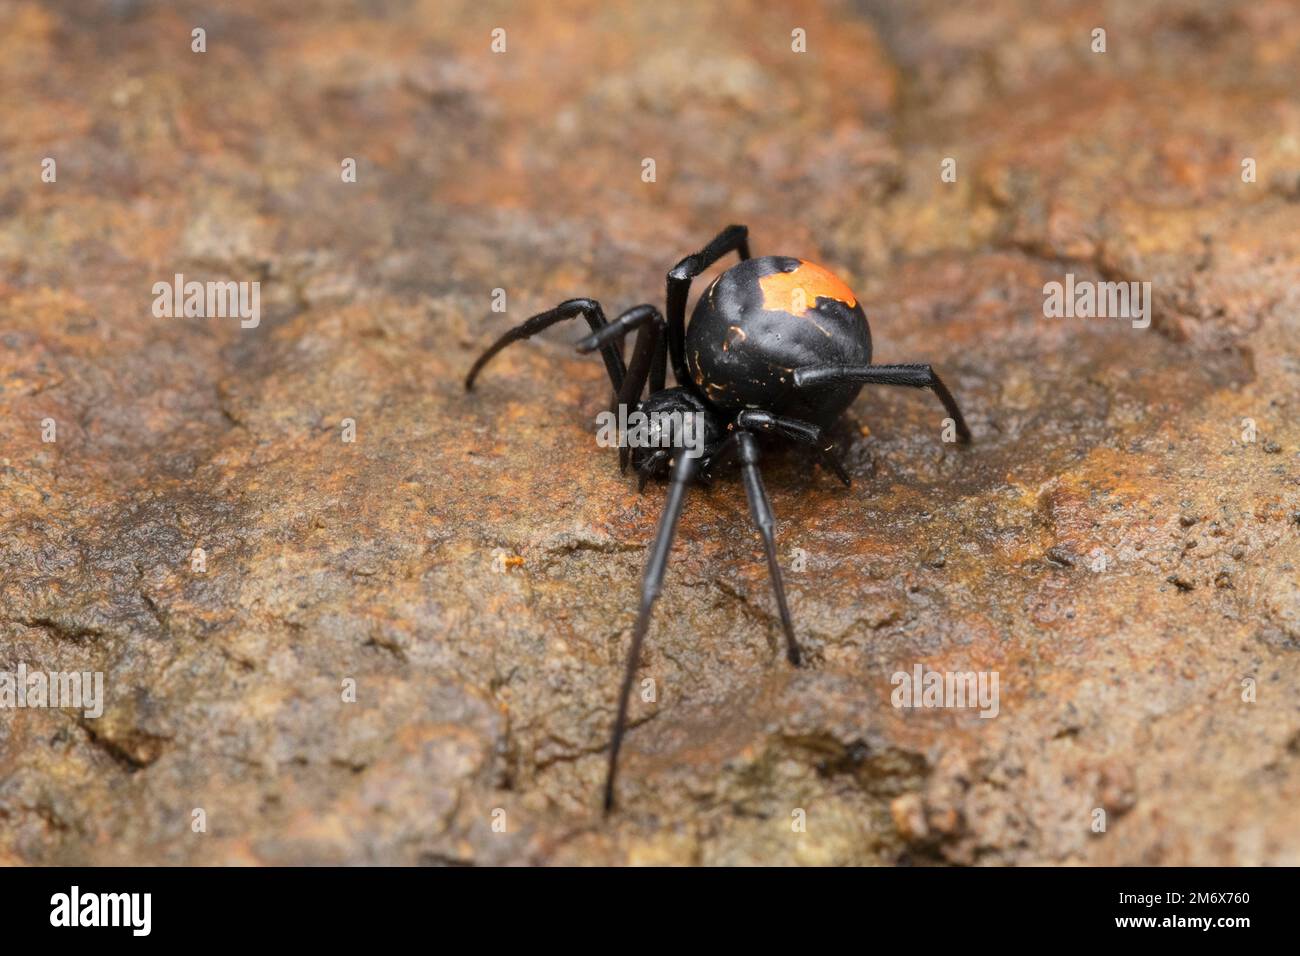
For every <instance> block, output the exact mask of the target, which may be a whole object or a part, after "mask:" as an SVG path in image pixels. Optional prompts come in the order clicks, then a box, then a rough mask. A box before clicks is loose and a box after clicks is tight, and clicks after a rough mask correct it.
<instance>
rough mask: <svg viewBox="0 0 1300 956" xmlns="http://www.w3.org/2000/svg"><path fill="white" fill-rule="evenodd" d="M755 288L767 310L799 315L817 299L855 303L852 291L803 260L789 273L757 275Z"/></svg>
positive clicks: (850, 304) (852, 304)
mask: <svg viewBox="0 0 1300 956" xmlns="http://www.w3.org/2000/svg"><path fill="white" fill-rule="evenodd" d="M758 287H759V288H760V289H762V290H763V308H764V309H767V310H768V311H769V312H789V313H790V314H791V315H803V314H805V313H806V312H807V311H808V310H809V309H811V308H813V307H814V306H816V305H817V299H818V298H826V299H834V300H835V301H836V302H843V303H844V304H845V305H847V306H848V307H849V308H853V307H854V306H855V305H857V304H858V300H857V299H856V298H855V297H854V295H853V290H852V289H850V288H849V287H848V286H846V285H845V284H844V282H843V281H842V280H841V279H840V277H839V276H837V275H836V274H835V273H833V272H829V271H827V270H826V269H823V268H822V267H821V266H819V265H817V264H816V263H813V262H807V261H805V260H803V259H800V260H799V267H798V268H797V269H795V270H794V271H793V272H773V273H772V274H771V275H767V276H761V277H760V278H759V280H758Z"/></svg>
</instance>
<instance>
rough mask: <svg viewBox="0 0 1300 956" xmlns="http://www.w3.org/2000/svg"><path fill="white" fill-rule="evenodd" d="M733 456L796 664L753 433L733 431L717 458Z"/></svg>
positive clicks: (796, 653)
mask: <svg viewBox="0 0 1300 956" xmlns="http://www.w3.org/2000/svg"><path fill="white" fill-rule="evenodd" d="M733 456H734V457H736V458H738V459H739V460H740V473H741V477H742V478H743V480H744V482H745V496H746V497H747V498H748V499H749V517H750V519H751V520H752V521H753V523H754V528H755V529H756V530H757V531H758V534H759V537H761V538H762V539H763V550H764V551H765V552H767V570H768V574H769V575H770V576H771V578H772V590H773V591H774V592H776V606H777V610H778V611H779V612H780V614H781V627H782V629H784V631H785V654H786V657H787V658H789V660H790V663H791V664H793V665H794V666H795V667H798V666H799V664H800V661H801V660H802V655H801V654H800V652H799V642H798V641H796V640H795V636H794V622H793V621H792V620H791V619H790V606H789V605H788V604H787V603H786V599H785V585H784V584H783V583H782V581H781V565H780V564H779V563H778V562H777V559H776V518H775V517H774V516H773V514H772V504H771V502H770V501H768V499H767V489H765V488H764V487H763V476H762V475H761V474H760V473H759V470H758V442H757V441H756V440H755V438H754V436H753V434H751V433H750V432H748V431H744V430H743V429H741V430H739V431H736V432H733V433H732V435H731V437H730V438H728V439H727V443H726V445H725V446H724V447H723V449H722V451H721V452H720V453H719V455H718V457H719V459H720V460H721V461H723V462H726V461H728V460H730V459H731V458H732V457H733Z"/></svg>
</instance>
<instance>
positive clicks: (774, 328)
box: [465, 226, 971, 813]
mask: <svg viewBox="0 0 1300 956" xmlns="http://www.w3.org/2000/svg"><path fill="white" fill-rule="evenodd" d="M730 252H735V253H737V254H738V255H739V256H740V262H739V263H737V264H736V265H734V266H732V267H731V268H730V269H728V270H727V271H726V272H724V273H722V275H720V276H718V278H716V279H714V280H713V284H712V285H710V286H709V287H708V289H706V290H705V291H704V294H703V295H701V296H700V300H699V302H698V303H697V304H696V306H695V312H694V314H693V315H692V316H691V324H690V326H689V327H687V325H686V297H687V295H688V294H689V293H690V288H691V280H692V279H694V278H696V277H697V276H699V275H700V273H702V272H704V271H705V270H706V269H708V268H709V267H710V266H712V265H713V264H714V263H716V262H717V261H718V260H719V259H721V258H722V257H723V256H725V255H726V254H728V253H730ZM666 311H667V313H668V320H667V322H665V321H664V317H663V316H662V315H661V314H660V312H659V310H658V309H656V308H655V307H654V306H653V305H638V306H634V307H632V308H630V309H628V310H627V311H626V312H624V313H623V314H622V315H620V316H619V317H618V318H616V319H615V320H614V321H613V322H608V321H606V319H605V313H604V312H603V311H602V310H601V308H600V303H598V302H596V301H595V300H594V299H569V300H568V301H567V302H561V303H560V304H559V305H557V306H556V307H555V308H553V309H551V310H550V311H549V312H543V313H541V314H540V315H535V316H533V317H532V318H530V319H528V320H527V321H526V322H524V323H523V324H521V325H519V326H518V327H516V328H513V329H511V330H510V331H509V332H507V333H506V334H505V335H503V336H501V338H499V339H497V341H496V342H495V343H493V345H492V347H491V348H489V349H488V350H487V351H486V352H484V353H483V354H482V355H481V356H480V357H479V359H478V361H477V362H475V363H474V367H473V368H471V369H470V371H469V375H468V376H466V378H465V388H466V390H467V391H468V390H469V389H472V388H473V387H474V379H475V378H476V377H477V376H478V373H479V372H480V371H482V369H483V366H485V365H486V364H487V363H488V362H489V361H490V360H491V359H492V357H493V356H494V355H496V354H497V353H498V352H500V351H501V350H502V349H503V348H505V347H506V346H507V345H509V344H510V343H512V342H518V341H520V340H521V339H526V338H530V337H531V336H534V335H536V334H537V333H538V332H541V331H542V330H543V329H545V328H547V327H549V326H551V325H554V324H555V323H557V322H562V321H564V320H566V319H574V318H578V317H579V316H581V317H582V318H583V319H585V320H586V321H587V325H589V326H590V327H591V334H590V335H588V336H587V337H586V338H584V339H582V340H581V341H580V342H578V345H577V348H578V351H579V352H583V353H587V352H594V351H597V350H599V351H600V354H601V358H602V359H604V362H605V369H606V371H608V373H609V380H610V382H611V383H612V384H613V386H614V392H615V396H616V397H615V403H616V406H623V407H624V408H627V407H632V408H634V409H635V410H637V411H640V412H642V413H644V414H645V415H646V416H647V417H648V418H649V419H650V420H652V421H653V420H663V419H656V414H663V413H676V414H678V415H679V416H683V415H694V416H697V418H696V420H697V421H700V422H702V423H703V429H702V437H703V441H702V449H699V453H698V454H697V455H694V456H693V455H691V454H686V453H679V454H676V455H674V454H673V453H672V449H671V448H664V447H651V448H645V447H637V448H633V449H629V448H628V446H627V443H626V442H622V443H620V448H619V466H620V469H621V470H623V471H626V469H627V464H628V460H629V458H630V459H631V462H632V465H633V467H634V468H635V469H636V470H637V472H638V474H639V476H640V485H641V487H644V486H645V482H646V479H648V478H650V477H654V478H659V479H662V478H667V479H668V481H669V486H668V500H667V503H666V504H665V505H664V512H663V515H662V517H661V518H660V520H659V528H658V530H657V531H656V532H655V538H654V541H653V542H652V543H651V545H650V554H649V558H648V559H647V561H646V567H645V574H644V576H643V578H642V582H641V604H640V608H639V610H638V612H637V619H636V627H635V629H634V630H633V632H632V646H631V648H630V649H629V651H628V657H627V669H626V671H625V672H624V674H623V685H622V688H621V689H620V691H619V697H618V715H617V717H615V719H614V731H613V734H612V736H611V739H610V745H609V767H608V770H607V771H606V775H605V812H606V813H608V812H609V811H610V810H611V809H612V808H613V806H614V780H615V776H616V774H617V772H618V753H619V748H620V746H621V745H622V743H623V733H624V731H625V730H626V729H627V706H628V698H629V696H630V694H631V692H632V683H633V680H634V679H635V677H636V669H637V664H638V663H639V661H640V659H641V645H642V643H643V642H644V640H645V636H646V630H647V629H648V628H649V626H650V614H651V611H652V609H653V608H654V603H655V600H656V598H658V597H659V592H660V590H661V589H662V586H663V579H664V569H665V567H666V565H667V563H668V551H669V549H670V548H671V547H672V542H673V535H674V533H675V531H676V528H677V519H678V518H679V517H680V516H681V513H682V505H683V504H684V503H685V501H686V489H687V487H688V486H689V485H690V484H691V483H692V482H693V481H696V480H703V479H707V478H708V477H709V476H710V474H711V472H713V471H714V470H715V469H717V468H718V467H720V466H722V465H724V464H727V463H729V462H731V461H735V462H737V463H738V464H739V466H740V472H741V477H742V479H743V481H744V485H745V494H746V496H747V498H748V499H749V513H750V517H751V519H752V521H753V523H754V526H755V528H757V530H758V533H759V536H760V537H761V538H762V539H763V548H764V550H765V551H766V552H767V567H768V571H769V573H770V574H771V578H772V588H773V590H774V591H775V592H776V605H777V609H778V611H779V612H780V616H781V626H782V628H783V629H784V630H785V642H786V656H787V657H788V658H789V660H790V663H791V664H793V665H794V666H796V667H798V666H799V664H800V660H801V655H800V652H799V644H798V642H797V641H796V640H795V636H794V625H793V624H792V623H791V621H790V608H789V606H788V605H787V603H786V599H785V588H784V586H783V585H782V583H781V568H780V565H779V564H778V563H777V559H776V523H775V520H774V519H773V517H772V508H771V505H770V504H769V503H768V500H767V492H766V491H765V490H764V488H763V479H762V477H761V476H760V474H759V470H758V457H759V446H758V442H757V441H756V440H755V434H756V433H766V434H770V435H773V436H777V437H780V438H784V439H787V440H789V441H793V442H797V443H800V444H803V445H806V446H808V447H810V448H811V449H812V450H813V451H814V452H815V453H816V454H817V455H818V457H819V458H820V460H821V461H822V463H823V464H824V465H825V466H826V467H827V468H829V469H830V470H831V471H833V472H835V474H836V475H837V476H839V478H840V480H841V481H843V482H844V484H845V485H848V484H849V476H848V474H847V473H846V472H845V471H844V468H843V466H841V464H840V462H839V460H838V459H837V458H836V457H835V455H834V452H833V449H832V446H831V444H830V443H829V442H828V441H827V440H826V439H825V438H824V435H825V433H826V431H827V430H828V429H829V428H830V426H831V425H832V424H833V423H834V422H835V421H836V420H837V419H838V418H839V417H840V415H841V414H843V412H844V411H845V409H847V408H848V407H849V406H850V405H851V404H852V403H853V400H854V399H855V398H857V396H858V392H859V391H861V389H862V386H863V385H908V386H911V387H913V388H929V389H932V390H933V391H934V393H935V395H937V396H938V397H939V401H941V402H942V403H943V407H944V408H945V409H946V410H947V413H948V416H949V417H950V418H951V419H952V422H953V425H954V426H955V429H956V434H957V437H958V438H959V439H960V440H961V441H962V442H963V443H965V442H969V441H970V437H971V436H970V429H968V428H967V427H966V421H965V419H964V418H963V417H962V413H961V409H959V408H958V407H957V402H956V401H955V400H954V399H953V397H952V393H951V392H949V391H948V389H947V388H946V387H945V386H944V384H943V382H942V381H940V379H939V376H938V375H936V374H935V372H934V369H932V368H931V367H930V366H929V365H872V364H871V329H870V328H869V327H868V325H867V316H866V313H864V312H863V311H862V306H861V305H859V304H858V301H857V299H856V298H855V297H854V295H853V292H852V291H851V290H850V289H849V287H848V286H846V285H845V284H844V283H843V282H842V281H840V279H838V278H837V277H836V276H835V275H834V274H832V273H831V272H829V271H827V270H826V269H823V268H822V267H821V266H818V265H814V264H813V263H811V262H807V261H806V260H803V259H791V258H787V257H784V256H763V257H761V258H758V259H751V258H750V256H749V230H748V229H746V228H745V227H744V226H728V227H727V228H726V229H724V230H722V232H721V233H719V234H718V236H717V237H716V238H715V239H714V240H713V241H712V242H710V243H709V244H708V245H707V246H705V247H704V248H703V249H702V250H700V251H699V252H697V253H695V255H692V256H687V257H686V258H685V259H683V260H682V261H681V262H679V263H677V265H675V266H673V268H672V269H671V270H670V271H669V272H668V299H667V309H666ZM665 329H666V330H667V333H668V334H667V347H666V348H665V341H664V335H663V332H664V330H665ZM633 331H635V332H636V344H635V346H634V347H633V350H632V359H631V361H630V362H628V363H625V362H624V358H623V337H624V336H626V335H627V334H628V333H630V332H633ZM669 356H671V358H672V365H673V377H674V379H675V380H676V382H677V385H676V386H675V387H673V388H666V387H665V379H666V377H667V364H668V358H669ZM647 383H648V384H649V394H648V395H646V397H645V398H642V393H643V392H645V390H646V385H647ZM650 444H651V445H652V446H653V445H654V444H655V443H653V442H652V443H650Z"/></svg>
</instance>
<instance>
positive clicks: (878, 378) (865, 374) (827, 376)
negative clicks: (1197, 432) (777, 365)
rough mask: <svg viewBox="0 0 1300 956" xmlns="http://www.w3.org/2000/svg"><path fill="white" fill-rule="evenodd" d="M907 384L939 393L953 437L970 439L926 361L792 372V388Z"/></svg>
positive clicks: (949, 395)
mask: <svg viewBox="0 0 1300 956" xmlns="http://www.w3.org/2000/svg"><path fill="white" fill-rule="evenodd" d="M848 383H855V384H859V385H907V386H909V387H911V388H928V389H931V390H933V391H934V394H935V395H937V396H939V401H941V402H943V407H944V409H945V410H946V411H947V412H948V416H949V417H950V418H951V419H952V420H953V421H954V422H955V423H956V425H957V437H958V438H960V439H961V442H962V444H968V443H969V442H970V439H971V435H970V429H969V428H968V427H967V426H966V419H965V418H964V417H963V416H962V413H961V409H960V408H958V407H957V400H956V399H955V398H953V397H952V392H950V391H948V387H947V386H946V385H944V384H943V381H942V380H941V379H940V378H939V376H938V375H936V374H935V372H934V369H933V368H931V367H930V366H929V365H819V366H816V367H815V368H801V369H799V370H798V371H796V372H795V373H794V384H795V388H808V387H809V386H813V385H844V384H848Z"/></svg>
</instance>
